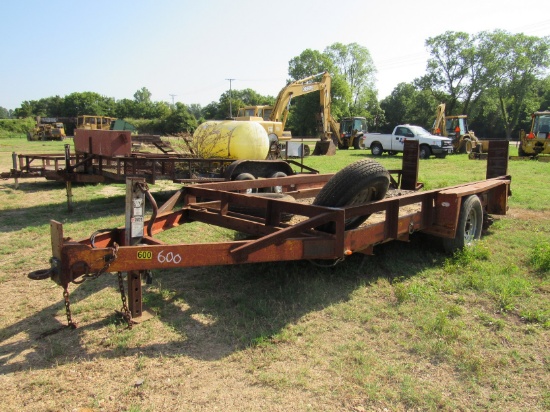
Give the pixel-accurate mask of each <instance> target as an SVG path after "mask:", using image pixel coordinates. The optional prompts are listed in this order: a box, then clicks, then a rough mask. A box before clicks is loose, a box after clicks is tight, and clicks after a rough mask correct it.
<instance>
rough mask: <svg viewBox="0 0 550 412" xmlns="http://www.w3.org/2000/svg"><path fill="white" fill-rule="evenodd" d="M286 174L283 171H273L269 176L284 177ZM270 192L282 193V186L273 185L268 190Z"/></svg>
mask: <svg viewBox="0 0 550 412" xmlns="http://www.w3.org/2000/svg"><path fill="white" fill-rule="evenodd" d="M286 176H287V174H286V173H285V172H275V173H273V174H272V175H271V176H269V177H270V178H278V177H286ZM270 192H271V193H283V187H282V186H273V187H271V190H270Z"/></svg>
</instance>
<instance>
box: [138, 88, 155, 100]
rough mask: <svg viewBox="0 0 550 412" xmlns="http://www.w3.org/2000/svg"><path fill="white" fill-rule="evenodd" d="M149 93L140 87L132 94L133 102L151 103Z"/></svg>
mask: <svg viewBox="0 0 550 412" xmlns="http://www.w3.org/2000/svg"><path fill="white" fill-rule="evenodd" d="M151 96H152V94H151V92H150V91H149V90H148V89H147V87H142V88H141V89H139V90H138V91H137V92H135V93H134V100H135V101H136V102H137V103H151Z"/></svg>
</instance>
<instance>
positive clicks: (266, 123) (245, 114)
mask: <svg viewBox="0 0 550 412" xmlns="http://www.w3.org/2000/svg"><path fill="white" fill-rule="evenodd" d="M318 77H321V79H320V80H319V81H313V80H314V79H316V78H318ZM330 88H331V77H330V74H329V73H328V72H322V73H318V74H314V75H313V76H309V77H306V78H304V79H300V80H296V81H294V82H292V83H290V84H288V85H287V86H285V87H283V89H281V91H280V92H279V95H278V96H277V99H276V101H275V104H274V105H273V106H245V107H243V108H240V109H239V111H238V114H237V117H236V118H235V120H237V121H239V120H240V121H255V122H259V123H260V124H261V125H262V127H263V128H264V129H265V130H266V132H267V134H268V136H269V144H270V157H276V156H277V155H278V153H279V143H280V142H283V141H288V140H290V139H291V138H292V135H291V133H290V131H286V130H284V129H285V125H286V121H287V119H288V114H289V110H290V103H291V100H292V98H294V97H298V96H302V95H304V94H309V93H313V92H316V91H319V99H320V111H319V119H320V124H321V127H322V138H323V140H325V139H330V137H331V136H334V137H335V138H337V136H338V132H339V126H338V123H337V122H336V121H335V120H334V119H333V117H332V115H331V114H330ZM330 140H332V139H330Z"/></svg>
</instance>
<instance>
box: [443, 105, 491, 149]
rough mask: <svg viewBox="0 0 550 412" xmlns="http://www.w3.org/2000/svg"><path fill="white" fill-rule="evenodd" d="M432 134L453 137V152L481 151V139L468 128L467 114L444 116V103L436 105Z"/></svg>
mask: <svg viewBox="0 0 550 412" xmlns="http://www.w3.org/2000/svg"><path fill="white" fill-rule="evenodd" d="M432 134H434V135H437V136H444V137H449V138H451V139H453V152H454V153H467V154H470V153H472V152H478V153H481V152H482V151H483V146H484V145H483V144H482V141H481V140H479V139H478V138H477V137H476V135H475V133H474V131H473V130H469V129H468V116H466V115H464V114H461V115H455V116H445V103H441V104H440V105H439V106H437V109H436V111H435V121H434V124H433V126H432Z"/></svg>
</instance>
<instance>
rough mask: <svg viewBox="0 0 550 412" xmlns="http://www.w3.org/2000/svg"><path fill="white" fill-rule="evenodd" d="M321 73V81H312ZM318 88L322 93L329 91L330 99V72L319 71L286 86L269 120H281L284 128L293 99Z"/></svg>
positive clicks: (278, 97)
mask: <svg viewBox="0 0 550 412" xmlns="http://www.w3.org/2000/svg"><path fill="white" fill-rule="evenodd" d="M321 75H322V76H323V77H322V79H321V81H319V82H312V81H311V80H313V79H315V78H317V77H319V76H321ZM318 90H319V91H320V92H321V95H322V94H323V92H328V95H329V99H330V74H329V73H328V72H323V73H318V74H314V75H313V76H309V77H306V78H304V79H300V80H296V81H295V82H292V83H290V84H289V85H288V86H286V87H284V88H283V89H282V90H281V91H280V92H279V95H278V96H277V100H276V101H275V105H274V106H273V111H272V112H271V116H270V118H269V120H271V121H273V122H281V123H282V125H283V128H284V127H285V125H286V121H287V119H288V113H289V108H290V101H291V99H292V98H293V97H298V96H302V95H304V94H308V93H313V92H316V91H318ZM329 110H330V109H329Z"/></svg>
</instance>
